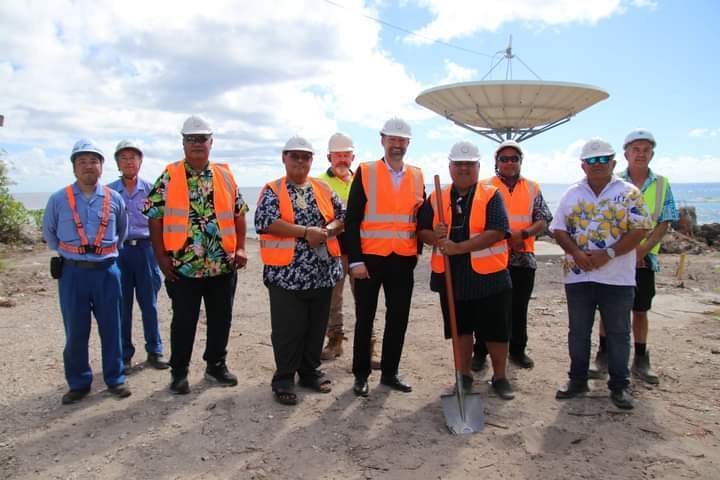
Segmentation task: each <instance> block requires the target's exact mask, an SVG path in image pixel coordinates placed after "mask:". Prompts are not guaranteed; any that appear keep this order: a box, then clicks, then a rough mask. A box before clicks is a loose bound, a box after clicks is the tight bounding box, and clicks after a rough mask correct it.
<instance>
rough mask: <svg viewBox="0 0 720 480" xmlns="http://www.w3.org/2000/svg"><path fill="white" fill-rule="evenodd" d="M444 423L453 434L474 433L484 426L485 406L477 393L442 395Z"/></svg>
mask: <svg viewBox="0 0 720 480" xmlns="http://www.w3.org/2000/svg"><path fill="white" fill-rule="evenodd" d="M440 399H441V400H442V409H443V414H444V415H445V423H446V425H447V427H448V430H450V433H452V434H454V435H463V434H467V433H476V432H480V431H482V429H483V428H484V427H485V407H484V405H483V401H482V397H481V396H480V394H479V393H465V394H464V395H463V396H462V397H460V395H458V394H456V393H455V394H452V395H442V396H441V397H440Z"/></svg>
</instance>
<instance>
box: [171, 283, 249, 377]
mask: <svg viewBox="0 0 720 480" xmlns="http://www.w3.org/2000/svg"><path fill="white" fill-rule="evenodd" d="M236 286H237V273H236V272H232V273H226V274H223V275H217V276H215V277H207V278H188V277H182V276H180V277H178V279H177V280H175V281H174V282H168V281H167V280H166V281H165V289H166V290H167V293H168V296H169V297H170V300H171V302H172V310H173V315H172V323H171V325H170V347H171V350H172V353H171V355H170V366H171V367H172V373H173V376H176V377H177V376H185V375H187V371H188V366H189V365H190V358H191V357H192V350H193V343H194V342H195V332H196V330H197V322H198V316H199V315H200V302H201V301H204V302H205V313H206V314H207V342H206V344H205V353H204V354H203V359H204V360H205V361H206V362H207V363H208V365H216V364H217V363H219V362H224V361H225V356H226V355H227V344H228V337H229V336H230V324H231V323H232V308H233V300H234V298H235V287H236Z"/></svg>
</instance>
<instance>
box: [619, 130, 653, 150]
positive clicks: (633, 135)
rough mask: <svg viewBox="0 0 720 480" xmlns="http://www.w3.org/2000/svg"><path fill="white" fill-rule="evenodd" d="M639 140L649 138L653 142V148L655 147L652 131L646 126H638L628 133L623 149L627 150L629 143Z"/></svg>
mask: <svg viewBox="0 0 720 480" xmlns="http://www.w3.org/2000/svg"><path fill="white" fill-rule="evenodd" d="M637 140H647V141H648V142H650V143H651V144H652V146H653V148H655V145H656V144H655V137H653V134H652V133H650V132H649V131H648V130H645V129H644V128H638V129H636V130H633V131H632V132H630V133H628V134H627V137H625V141H624V142H623V150H625V149H626V148H627V146H628V145H630V144H631V143H633V142H635V141H637Z"/></svg>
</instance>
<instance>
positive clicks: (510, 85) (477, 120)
mask: <svg viewBox="0 0 720 480" xmlns="http://www.w3.org/2000/svg"><path fill="white" fill-rule="evenodd" d="M498 53H501V54H502V55H503V58H501V59H500V61H498V62H497V63H496V64H495V65H494V66H493V67H492V68H491V69H490V72H488V73H487V74H486V75H485V77H487V76H488V75H489V74H490V73H491V72H492V70H493V69H495V67H497V66H498V65H499V64H500V62H502V61H503V60H506V61H507V62H508V65H507V69H506V71H507V72H508V75H509V74H510V72H511V71H512V70H511V65H510V62H511V60H512V59H513V58H517V57H516V55H514V54H513V53H512V37H511V38H510V44H509V46H508V48H506V49H505V50H502V51H500V52H498ZM518 60H520V59H519V58H518ZM520 62H522V60H520ZM523 65H525V64H524V62H523ZM526 67H527V66H526ZM527 68H528V70H530V68H529V67H527ZM530 71H531V72H532V70H530ZM532 73H533V74H535V72H532ZM535 76H536V77H537V75H535ZM485 77H483V78H485ZM609 96H610V95H609V94H608V93H607V92H606V91H605V90H603V89H601V88H598V87H595V86H593V85H583V84H578V83H567V82H546V81H543V80H540V79H539V77H538V80H510V79H506V80H496V81H479V82H464V83H454V84H451V85H443V86H439V87H434V88H430V89H428V90H425V91H424V92H422V93H420V95H418V97H417V98H416V99H415V101H416V102H417V103H418V104H419V105H422V106H423V107H425V108H429V109H430V110H432V111H433V112H435V113H437V114H438V115H441V116H443V117H445V118H447V119H448V120H450V121H451V122H453V123H455V124H456V125H458V126H460V127H463V128H466V129H468V130H470V131H472V132H475V133H477V134H480V135H483V136H484V137H487V138H489V139H490V140H493V141H496V142H498V143H499V142H502V141H503V140H505V139H514V140H516V141H518V142H521V141H523V140H527V139H528V138H531V137H534V136H535V135H538V134H540V133H542V132H546V131H547V130H550V129H551V128H554V127H557V126H558V125H562V124H564V123H567V122H568V121H570V118H572V117H573V116H574V115H575V114H577V113H578V112H581V111H583V110H585V109H586V108H589V107H591V106H593V105H595V104H596V103H598V102H601V101H603V100H605V99H606V98H608V97H609ZM503 137H504V138H503Z"/></svg>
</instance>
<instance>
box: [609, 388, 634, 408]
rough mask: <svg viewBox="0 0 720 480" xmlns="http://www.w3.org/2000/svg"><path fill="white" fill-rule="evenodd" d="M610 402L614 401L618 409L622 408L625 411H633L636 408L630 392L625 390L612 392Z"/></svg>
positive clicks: (618, 389) (620, 389)
mask: <svg viewBox="0 0 720 480" xmlns="http://www.w3.org/2000/svg"><path fill="white" fill-rule="evenodd" d="M610 400H612V402H613V403H614V404H615V406H616V407H617V408H622V409H623V410H632V409H633V407H634V406H635V405H633V398H632V396H630V392H628V391H627V389H625V388H617V389H615V390H612V391H611V392H610Z"/></svg>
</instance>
